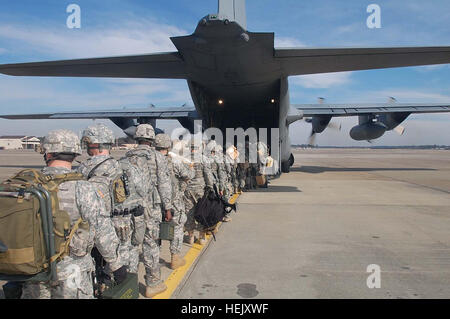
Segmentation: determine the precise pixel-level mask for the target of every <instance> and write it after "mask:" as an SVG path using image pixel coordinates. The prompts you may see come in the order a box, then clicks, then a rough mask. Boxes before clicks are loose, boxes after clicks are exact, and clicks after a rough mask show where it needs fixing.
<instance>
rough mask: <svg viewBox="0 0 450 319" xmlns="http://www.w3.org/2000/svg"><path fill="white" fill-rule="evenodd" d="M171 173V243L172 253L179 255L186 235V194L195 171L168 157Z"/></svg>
mask: <svg viewBox="0 0 450 319" xmlns="http://www.w3.org/2000/svg"><path fill="white" fill-rule="evenodd" d="M168 161H169V165H168V166H169V171H170V172H171V182H172V196H173V199H172V203H173V208H174V215H173V219H172V220H173V223H174V224H175V233H174V239H173V240H172V241H171V242H170V252H171V253H172V254H179V253H180V252H181V248H182V244H183V235H184V224H185V223H186V220H187V217H186V207H185V199H184V192H185V191H186V188H187V185H188V182H189V180H191V179H193V178H194V170H193V169H192V168H190V167H189V165H187V164H186V163H183V162H182V161H180V160H176V159H173V158H172V157H170V156H169V157H168Z"/></svg>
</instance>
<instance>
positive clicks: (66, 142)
mask: <svg viewBox="0 0 450 319" xmlns="http://www.w3.org/2000/svg"><path fill="white" fill-rule="evenodd" d="M43 152H44V153H45V155H44V159H45V162H46V164H47V167H45V168H44V169H43V170H42V172H43V173H44V174H46V175H60V174H67V173H71V172H72V162H73V161H74V159H75V158H76V157H77V156H79V155H81V146H80V140H79V139H78V136H77V135H76V134H75V133H73V132H71V131H68V130H55V131H51V132H49V133H48V135H47V136H46V137H45V139H44V142H43ZM58 199H59V205H60V209H61V210H64V211H66V212H67V213H68V214H69V216H70V219H71V223H72V225H71V226H72V227H73V225H74V224H75V222H76V221H77V220H79V219H80V218H82V220H83V221H84V222H86V224H84V226H83V227H80V228H78V230H77V231H76V232H75V235H74V236H73V237H72V239H71V241H70V244H69V254H68V255H67V256H65V257H64V258H63V259H62V260H61V261H59V262H58V263H57V265H56V267H57V268H56V269H57V276H58V277H57V278H58V281H57V282H56V284H55V285H53V284H52V285H50V283H49V282H40V283H31V282H27V283H25V284H24V288H23V294H22V298H25V299H29V298H40V299H47V298H55V299H61V298H64V299H92V298H94V295H93V284H92V276H91V274H92V272H93V271H94V264H93V260H92V257H91V250H92V248H93V246H94V244H95V246H96V247H97V249H98V251H99V252H100V253H101V255H102V256H103V258H104V259H105V260H106V262H107V263H108V265H109V267H110V269H111V271H112V272H113V274H114V278H115V280H116V282H118V283H120V282H122V281H123V280H125V278H126V273H127V269H126V266H123V264H122V261H121V259H120V257H119V254H118V247H119V239H118V238H117V235H116V232H115V230H114V226H113V224H112V222H111V219H110V216H109V213H108V212H107V211H106V209H105V205H104V202H103V200H102V199H101V197H100V195H99V193H98V192H97V190H96V188H95V187H94V186H93V184H91V183H90V182H87V181H84V180H77V181H67V182H63V183H62V184H60V186H59V191H58ZM82 224H83V223H82ZM74 271H75V272H74ZM74 274H76V276H77V278H75V279H76V280H73V278H72V277H73V276H74Z"/></svg>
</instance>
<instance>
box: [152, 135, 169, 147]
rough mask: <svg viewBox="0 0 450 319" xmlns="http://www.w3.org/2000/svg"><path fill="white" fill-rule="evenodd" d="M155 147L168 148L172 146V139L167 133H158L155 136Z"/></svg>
mask: <svg viewBox="0 0 450 319" xmlns="http://www.w3.org/2000/svg"><path fill="white" fill-rule="evenodd" d="M155 147H156V148H160V149H170V148H171V147H172V140H171V139H170V136H169V135H167V134H158V135H156V138H155Z"/></svg>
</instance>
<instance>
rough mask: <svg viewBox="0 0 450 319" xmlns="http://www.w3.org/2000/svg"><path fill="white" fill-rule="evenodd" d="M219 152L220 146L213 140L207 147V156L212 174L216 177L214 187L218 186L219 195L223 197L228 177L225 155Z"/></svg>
mask: <svg viewBox="0 0 450 319" xmlns="http://www.w3.org/2000/svg"><path fill="white" fill-rule="evenodd" d="M217 151H218V145H217V143H216V141H214V140H212V141H210V142H209V143H208V144H207V145H206V151H205V155H206V158H207V159H208V160H209V164H210V166H211V173H212V175H213V177H214V185H216V187H217V191H218V192H219V194H220V195H221V196H223V194H224V192H225V186H226V178H227V176H226V172H225V166H224V162H223V154H222V153H219V152H217Z"/></svg>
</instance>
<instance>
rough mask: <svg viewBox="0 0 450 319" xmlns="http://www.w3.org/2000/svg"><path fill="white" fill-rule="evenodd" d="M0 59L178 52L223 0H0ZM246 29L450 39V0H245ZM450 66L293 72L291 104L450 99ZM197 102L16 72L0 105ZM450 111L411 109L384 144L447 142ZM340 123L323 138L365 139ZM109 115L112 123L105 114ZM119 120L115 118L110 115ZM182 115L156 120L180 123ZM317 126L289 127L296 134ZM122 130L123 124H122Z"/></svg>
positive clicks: (22, 125)
mask: <svg viewBox="0 0 450 319" xmlns="http://www.w3.org/2000/svg"><path fill="white" fill-rule="evenodd" d="M70 3H76V4H78V5H79V6H80V7H81V10H82V12H81V14H82V28H81V29H72V30H71V29H68V28H67V27H66V19H67V16H68V13H66V7H67V6H68V5H69V4H70ZM371 3H376V4H378V5H379V6H380V7H381V19H382V28H381V29H368V28H367V26H366V19H367V17H368V15H369V14H368V13H367V12H366V8H367V6H368V5H369V4H371ZM0 4H1V5H2V6H1V8H2V10H1V11H0V63H15V62H31V61H40V60H54V59H70V58H80V57H99V56H115V55H128V54H145V53H151V52H164V51H173V50H174V49H175V48H174V47H173V45H172V43H171V42H170V40H169V37H170V36H179V35H186V34H190V33H192V32H193V31H194V29H195V26H196V24H197V22H198V21H199V19H200V18H201V17H203V16H204V15H206V14H208V13H215V12H216V11H217V1H216V0H204V1H192V0H191V1H188V0H165V1H159V0H152V1H148V0H128V1H124V0H121V1H118V0H109V1H100V0H72V1H61V0H46V1H42V0H41V1H36V0H34V1H33V0H17V1H7V0H0ZM247 20H248V21H247V22H248V29H249V30H250V31H253V32H275V36H276V46H278V47H293V46H294V47H297V46H301V47H380V46H436V45H450V24H449V23H448V21H450V2H449V1H448V0H431V1H419V0H409V1H401V0H386V1H385V0H383V1H381V0H378V1H377V0H370V1H363V0H346V1H330V0H316V1H300V0H278V1H274V0H271V1H269V0H247ZM449 71H450V66H449V65H443V66H427V67H413V68H398V69H386V70H371V71H359V72H344V73H336V74H323V75H313V76H303V77H292V78H290V89H291V102H292V103H316V100H317V97H319V96H321V97H325V98H326V99H327V101H328V102H333V103H345V102H385V101H386V100H387V97H388V96H394V97H396V98H397V100H398V101H399V102H417V103H424V102H430V103H440V102H450V77H449V75H450V72H449ZM186 102H187V103H188V104H192V100H191V98H190V95H189V91H188V89H187V85H186V83H185V81H181V80H153V79H148V80H147V79H145V80H130V79H77V78H32V77H25V78H15V77H8V76H3V75H0V113H28V112H46V111H58V110H65V111H68V110H80V109H81V110H82V109H86V110H88V109H89V108H95V109H102V108H103V109H110V108H122V107H124V106H130V107H145V106H147V105H148V104H150V103H153V104H155V105H159V106H180V105H182V104H184V103H186ZM449 120H450V116H449V115H447V114H444V115H423V116H420V115H413V116H411V117H410V118H409V119H408V120H407V121H406V122H405V125H404V126H405V127H406V133H405V134H404V135H403V136H397V135H396V134H395V133H392V132H389V133H387V134H386V135H385V136H384V137H382V138H381V139H379V140H377V141H376V144H377V145H403V144H408V145H409V144H423V143H427V144H428V143H430V144H435V143H436V144H450V128H449V125H448V123H449ZM333 121H336V122H341V123H342V127H343V129H342V131H341V132H334V131H331V130H327V131H325V133H324V134H321V135H319V136H318V138H317V140H316V141H317V143H319V144H321V145H366V144H365V143H366V142H355V141H352V140H351V139H350V137H349V136H348V131H349V130H350V128H351V127H352V126H353V125H355V124H356V121H357V120H356V118H350V119H334V120H333ZM89 123H90V121H20V122H16V121H14V122H13V121H6V120H0V134H1V135H6V134H32V135H43V134H45V132H46V131H47V130H48V129H50V128H51V129H53V128H60V127H68V128H72V129H74V130H81V129H82V128H83V127H84V126H86V125H88V124H89ZM106 123H109V122H106ZM110 125H111V126H113V124H112V123H111V124H110ZM176 125H177V124H176V122H165V123H164V122H163V121H161V122H159V124H158V126H161V127H163V128H168V129H170V128H173V127H174V126H176ZM309 130H310V126H309V125H308V124H306V123H304V122H299V123H296V124H294V125H293V126H292V127H291V139H292V141H293V142H295V143H303V142H305V141H306V140H307V135H308V131H309ZM116 132H117V133H118V134H120V130H118V129H116Z"/></svg>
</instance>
